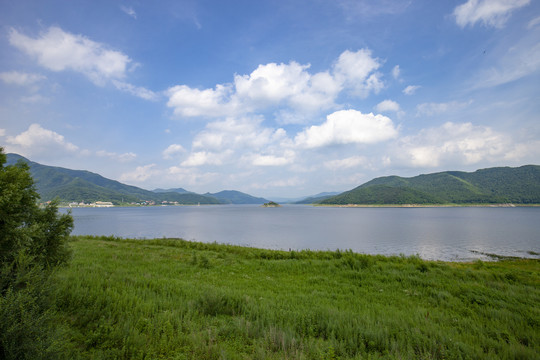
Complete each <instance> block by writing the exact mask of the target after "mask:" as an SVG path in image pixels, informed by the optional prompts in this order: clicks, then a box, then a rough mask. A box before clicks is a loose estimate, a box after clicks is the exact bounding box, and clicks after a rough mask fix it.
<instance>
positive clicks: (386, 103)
mask: <svg viewBox="0 0 540 360" xmlns="http://www.w3.org/2000/svg"><path fill="white" fill-rule="evenodd" d="M375 110H377V111H378V112H395V113H397V112H399V111H400V110H401V109H400V107H399V104H398V103H397V102H395V101H393V100H383V101H381V102H380V103H378V104H377V106H375Z"/></svg>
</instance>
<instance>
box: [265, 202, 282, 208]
mask: <svg viewBox="0 0 540 360" xmlns="http://www.w3.org/2000/svg"><path fill="white" fill-rule="evenodd" d="M262 206H263V207H281V205H279V204H278V203H276V202H273V201H270V202H267V203H264V204H263V205H262Z"/></svg>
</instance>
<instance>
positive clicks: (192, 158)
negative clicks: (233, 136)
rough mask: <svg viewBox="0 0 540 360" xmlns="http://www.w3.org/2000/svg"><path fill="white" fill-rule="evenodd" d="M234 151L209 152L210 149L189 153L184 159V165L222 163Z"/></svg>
mask: <svg viewBox="0 0 540 360" xmlns="http://www.w3.org/2000/svg"><path fill="white" fill-rule="evenodd" d="M231 153H232V151H230V150H229V151H224V152H219V153H217V152H209V151H197V152H193V153H191V154H190V155H189V157H188V158H187V159H186V160H184V161H183V162H182V163H181V165H182V166H203V165H222V164H223V163H224V161H225V159H227V158H228V157H229V156H230V155H231Z"/></svg>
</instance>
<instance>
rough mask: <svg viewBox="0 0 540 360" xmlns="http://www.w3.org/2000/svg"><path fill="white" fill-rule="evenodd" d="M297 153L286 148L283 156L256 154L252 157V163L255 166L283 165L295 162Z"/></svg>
mask: <svg viewBox="0 0 540 360" xmlns="http://www.w3.org/2000/svg"><path fill="white" fill-rule="evenodd" d="M294 158H295V153H294V151H292V150H286V151H285V152H284V154H283V156H276V155H262V154H256V155H253V156H252V157H251V163H252V164H253V165H255V166H283V165H288V164H292V163H293V162H294Z"/></svg>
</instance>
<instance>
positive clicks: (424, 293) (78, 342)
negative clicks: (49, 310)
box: [55, 237, 540, 359]
mask: <svg viewBox="0 0 540 360" xmlns="http://www.w3.org/2000/svg"><path fill="white" fill-rule="evenodd" d="M71 247H72V249H73V259H72V261H71V264H70V266H68V267H65V268H63V269H61V270H60V271H59V272H57V274H56V275H55V278H56V280H57V282H58V287H57V289H56V290H55V291H56V296H55V297H56V307H57V322H58V326H59V327H63V328H64V330H65V333H66V334H67V335H66V336H67V337H68V338H67V341H68V343H69V357H70V358H74V359H77V358H78V359H90V358H91V359H368V358H369V359H383V358H384V359H534V358H539V357H540V342H539V325H540V310H539V307H538V304H540V261H539V260H530V259H529V260H526V259H519V260H517V259H512V260H502V261H498V262H481V261H477V262H474V263H446V262H435V261H424V260H422V259H420V258H419V257H416V256H413V257H405V256H396V257H384V256H371V255H362V254H355V253H352V252H350V251H334V252H330V251H327V252H324V251H323V252H314V251H291V252H285V251H270V250H261V249H252V248H245V247H239V246H230V245H218V244H204V243H196V242H188V241H184V240H180V239H156V240H130V239H119V238H113V237H74V238H73V239H72V241H71Z"/></svg>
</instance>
